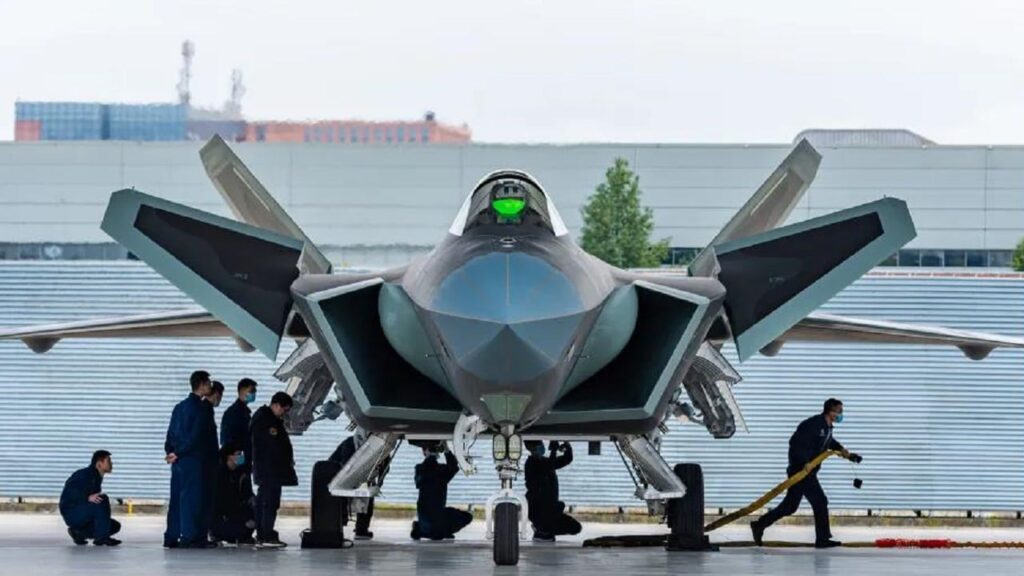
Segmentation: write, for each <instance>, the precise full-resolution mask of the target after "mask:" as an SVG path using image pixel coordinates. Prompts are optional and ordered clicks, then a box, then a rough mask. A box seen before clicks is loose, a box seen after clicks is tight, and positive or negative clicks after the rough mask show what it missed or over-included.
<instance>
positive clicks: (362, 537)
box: [355, 530, 373, 540]
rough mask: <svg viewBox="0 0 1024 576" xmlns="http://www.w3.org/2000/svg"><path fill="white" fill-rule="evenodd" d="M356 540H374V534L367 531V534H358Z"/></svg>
mask: <svg viewBox="0 0 1024 576" xmlns="http://www.w3.org/2000/svg"><path fill="white" fill-rule="evenodd" d="M355 539H356V540H373V532H370V531H369V530H366V531H365V532H356V535H355Z"/></svg>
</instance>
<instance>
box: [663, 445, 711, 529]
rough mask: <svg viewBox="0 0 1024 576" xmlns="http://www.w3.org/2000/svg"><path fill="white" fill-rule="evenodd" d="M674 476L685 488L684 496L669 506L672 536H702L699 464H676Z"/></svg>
mask: <svg viewBox="0 0 1024 576" xmlns="http://www.w3.org/2000/svg"><path fill="white" fill-rule="evenodd" d="M674 470H675V473H676V476H678V477H679V479H680V480H682V481H683V485H685V486H686V495H685V496H683V497H682V498H676V499H674V500H673V501H672V502H671V503H670V505H669V518H668V521H669V527H670V528H671V529H672V534H676V535H689V536H703V534H704V471H703V470H702V469H701V467H700V464H691V463H686V464H676V467H675V469H674Z"/></svg>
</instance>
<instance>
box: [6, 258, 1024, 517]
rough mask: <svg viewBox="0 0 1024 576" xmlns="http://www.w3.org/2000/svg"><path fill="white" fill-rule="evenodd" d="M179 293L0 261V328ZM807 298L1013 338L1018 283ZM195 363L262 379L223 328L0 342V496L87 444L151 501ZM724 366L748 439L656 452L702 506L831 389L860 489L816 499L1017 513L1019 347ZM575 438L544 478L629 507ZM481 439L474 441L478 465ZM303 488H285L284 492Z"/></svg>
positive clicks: (107, 271) (108, 310)
mask: <svg viewBox="0 0 1024 576" xmlns="http://www.w3.org/2000/svg"><path fill="white" fill-rule="evenodd" d="M188 304H189V301H188V300H187V299H186V298H184V297H183V296H182V295H181V294H180V293H179V292H178V291H177V290H175V289H174V288H173V287H171V286H170V285H168V284H167V283H166V282H165V281H164V280H163V279H161V278H160V277H159V276H157V275H156V274H155V273H153V272H152V271H151V270H150V269H149V268H147V267H145V266H144V265H141V264H139V263H133V262H0V325H2V326H14V325H22V324H31V323H40V322H51V321H61V320H69V319H75V318H88V317H95V316H104V315H117V314H124V313H130V312H136V311H152V310H165V309H170V308H174V307H179V306H185V305H188ZM825 309H827V310H829V311H832V312H836V313H842V314H850V315H860V316H868V317H882V318H891V319H895V320H905V321H916V322H922V323H934V324H945V325H949V326H956V327H970V328H976V329H982V330H991V331H996V332H1002V333H1006V334H1014V335H1018V336H1020V335H1022V334H1024V278H1020V277H1017V278H1015V279H1010V278H991V277H989V278H985V277H978V278H948V277H946V278H943V277H935V278H928V277H920V276H882V275H878V276H869V277H866V278H864V279H862V280H860V281H859V282H857V283H856V284H855V285H853V286H852V287H850V288H849V289H847V290H846V291H844V292H843V293H842V294H840V295H839V296H838V297H836V298H835V299H833V300H832V301H831V302H830V303H829V304H828V305H827V306H826V307H825ZM290 349H291V346H290V345H288V346H286V347H285V349H283V350H282V352H281V354H282V356H281V357H280V358H281V359H283V358H284V357H285V356H284V355H285V354H287V353H288V352H290ZM730 354H731V351H730ZM196 368H204V369H208V370H210V371H211V372H212V373H213V374H214V376H215V377H216V378H219V379H221V380H223V381H224V382H225V383H226V384H228V386H229V388H230V386H231V383H233V382H235V381H237V379H239V378H241V377H242V376H252V377H255V378H256V379H257V380H258V381H259V382H260V383H261V384H263V388H262V389H261V391H260V401H261V402H262V401H264V400H266V399H267V398H268V397H269V395H270V393H271V392H272V390H273V389H276V388H277V386H276V383H275V382H274V381H273V380H272V379H271V376H270V374H271V372H272V371H273V368H274V365H273V364H272V363H271V362H269V361H267V360H266V359H264V358H263V357H261V356H259V355H256V354H242V353H241V352H239V351H238V350H237V349H236V348H235V346H234V344H233V343H231V342H229V341H220V340H203V341H198V340H195V341H170V340H149V341H138V340H137V341H77V342H76V341H67V342H62V343H60V344H58V345H57V347H56V348H54V350H53V351H52V352H50V353H48V354H46V355H36V354H33V353H31V352H29V351H28V349H27V348H25V347H24V346H22V345H21V344H20V343H17V342H3V343H0V398H2V401H0V494H2V495H7V496H11V495H17V496H49V497H53V496H56V495H57V494H59V492H60V488H61V485H62V482H63V480H64V478H65V477H66V475H67V474H68V473H70V471H72V470H73V469H75V468H77V467H79V466H82V465H84V464H85V463H87V461H88V457H89V454H90V453H91V451H92V450H93V449H96V448H100V447H102V448H107V449H109V450H111V451H112V452H114V455H115V473H114V475H113V476H111V477H109V479H108V480H107V482H106V488H107V490H108V491H109V492H110V493H111V494H113V495H115V496H117V497H136V498H163V497H165V495H166V491H167V484H168V470H167V467H166V466H165V465H164V464H163V462H162V442H163V435H164V431H165V429H166V424H167V418H168V415H169V413H170V410H171V407H172V406H173V405H174V403H175V402H177V401H178V400H179V399H180V398H182V397H184V395H185V393H186V390H187V383H186V380H187V377H188V374H189V372H190V371H191V370H193V369H196ZM739 368H740V370H741V372H742V373H743V374H744V376H745V378H746V379H745V380H744V381H743V382H742V383H741V384H740V385H739V386H738V388H737V397H738V399H739V401H740V403H741V405H742V407H743V408H744V411H745V415H746V418H747V421H748V423H749V425H750V429H751V430H750V434H744V433H742V432H741V433H739V434H737V436H736V437H735V438H733V439H731V440H725V441H716V440H713V439H711V438H710V437H709V436H708V435H707V434H706V433H705V432H704V431H703V429H698V428H696V427H694V426H682V425H680V426H673V430H672V434H670V435H669V436H668V437H667V438H666V441H665V453H666V454H667V457H668V459H669V460H670V461H673V462H675V461H697V462H701V463H703V464H704V466H705V472H706V486H707V502H708V505H709V506H725V507H733V506H739V505H742V504H745V503H746V502H748V501H749V500H751V499H752V498H753V497H755V496H756V495H758V494H759V493H761V492H762V491H763V490H765V489H766V488H768V487H769V486H771V485H773V484H774V483H775V482H777V481H779V480H780V479H781V478H782V476H783V470H784V467H785V458H786V441H787V439H788V436H789V434H790V432H791V430H792V428H793V427H794V426H795V425H796V423H797V422H798V421H799V420H800V419H802V418H803V417H805V416H808V415H811V414H813V413H815V412H817V411H818V410H819V409H820V405H821V402H822V401H823V400H824V399H825V398H826V397H828V396H837V397H839V398H842V399H843V400H844V401H845V402H846V421H845V422H844V423H843V424H842V425H841V426H840V427H839V429H838V432H837V437H838V438H839V439H840V440H842V441H844V442H845V443H846V444H847V446H849V447H850V448H851V449H854V450H856V451H858V452H860V453H862V454H863V455H864V457H865V462H864V464H862V465H861V466H860V467H859V468H858V469H857V470H856V472H857V474H858V475H859V476H860V477H861V478H863V479H864V481H865V486H864V488H863V489H862V490H859V491H855V490H853V489H852V487H850V481H851V479H852V478H853V474H854V471H853V470H852V466H851V465H848V464H846V463H843V462H833V463H830V464H827V465H826V469H825V470H824V471H823V472H822V480H823V482H824V484H825V485H826V489H827V490H828V492H829V497H830V500H831V502H832V504H833V506H834V507H836V508H855V509H865V508H872V509H883V508H891V509H892V508H894V509H931V510H935V509H938V510H963V509H973V510H984V509H989V510H1024V442H1022V440H1024V353H1021V352H1007V351H997V352H995V353H993V354H992V356H991V357H990V358H988V359H987V360H985V361H984V362H972V361H969V360H967V359H965V358H964V357H963V356H962V355H961V354H960V353H959V352H958V351H956V350H955V349H946V348H921V347H908V346H890V347H879V346H837V345H787V346H786V347H785V348H784V349H783V351H782V353H781V354H780V355H779V356H778V357H776V358H762V357H757V358H755V359H753V360H751V361H749V362H747V363H746V364H744V365H742V366H740V367H739ZM226 406H227V404H226V403H225V405H223V406H222V408H221V410H219V411H218V420H219V414H220V412H221V411H222V410H223V408H224V407H226ZM341 437H342V425H341V424H340V423H337V422H333V423H332V422H325V423H319V424H316V425H314V426H313V428H312V430H311V431H310V433H308V434H307V435H306V436H303V437H300V438H296V439H295V444H296V448H297V459H298V464H299V469H300V476H301V477H302V480H303V482H305V481H306V480H307V478H306V477H307V476H308V475H309V471H310V469H311V465H312V462H313V461H314V460H316V459H318V458H322V457H323V456H325V455H326V454H328V453H329V452H330V451H331V450H332V449H333V448H334V446H335V444H336V443H337V442H338V441H339V440H340V439H341ZM481 444H484V443H481ZM576 448H577V462H576V463H575V464H573V466H571V467H570V468H569V469H567V470H566V471H565V472H564V473H563V474H562V475H561V480H562V484H563V486H564V492H563V494H564V499H565V500H566V501H567V502H568V503H569V504H577V505H582V504H593V505H613V504H617V505H633V504H636V503H637V501H635V500H633V499H631V497H630V495H631V493H632V486H631V484H630V481H629V478H628V476H627V475H626V472H625V471H624V469H623V467H622V465H621V463H620V462H619V459H618V456H617V454H615V452H614V450H612V449H611V447H610V446H608V445H605V451H604V452H605V453H604V455H602V456H600V457H588V456H587V455H586V449H585V446H583V445H579V446H577V447H576ZM485 449H486V447H485V446H478V450H477V451H478V452H480V454H481V458H483V459H484V460H483V461H484V462H486V452H485ZM400 455H401V456H400V458H399V461H398V462H397V463H396V465H395V466H394V468H393V471H392V475H391V476H390V477H389V479H388V483H387V485H386V487H385V488H386V499H387V500H388V501H394V502H411V501H413V500H414V496H415V494H414V488H413V486H412V480H411V468H412V466H413V465H414V464H415V462H416V461H417V451H416V450H413V449H410V448H408V447H403V448H402V450H401V452H400ZM483 469H484V470H486V466H484V467H483ZM496 485H497V481H496V480H495V478H494V477H493V475H492V474H490V473H488V472H484V473H481V474H480V475H478V476H476V477H474V478H471V479H467V478H463V477H458V478H457V479H456V480H455V481H454V483H453V485H452V489H451V498H452V500H454V501H458V502H470V501H471V502H482V501H483V500H484V499H485V498H486V496H487V495H488V494H489V493H490V492H491V491H493V490H494V489H495V487H496ZM307 493H308V486H307V485H305V484H303V486H300V487H298V488H296V489H292V490H290V491H288V492H287V493H286V498H290V499H293V500H302V499H305V498H306V494H307Z"/></svg>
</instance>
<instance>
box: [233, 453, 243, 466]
mask: <svg viewBox="0 0 1024 576" xmlns="http://www.w3.org/2000/svg"><path fill="white" fill-rule="evenodd" d="M242 464H245V452H242V453H241V454H239V455H238V457H237V458H235V465H236V466H241V465H242Z"/></svg>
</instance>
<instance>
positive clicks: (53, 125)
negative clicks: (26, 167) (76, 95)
mask: <svg viewBox="0 0 1024 576" xmlns="http://www.w3.org/2000/svg"><path fill="white" fill-rule="evenodd" d="M14 116H15V131H14V132H15V140H134V141H143V142H170V141H176V140H185V139H186V136H187V134H188V130H187V127H188V116H189V114H188V107H187V106H186V105H184V104H101V103H97V102H18V103H16V104H15V107H14Z"/></svg>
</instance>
